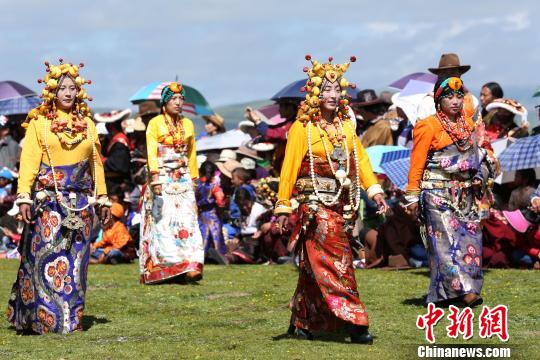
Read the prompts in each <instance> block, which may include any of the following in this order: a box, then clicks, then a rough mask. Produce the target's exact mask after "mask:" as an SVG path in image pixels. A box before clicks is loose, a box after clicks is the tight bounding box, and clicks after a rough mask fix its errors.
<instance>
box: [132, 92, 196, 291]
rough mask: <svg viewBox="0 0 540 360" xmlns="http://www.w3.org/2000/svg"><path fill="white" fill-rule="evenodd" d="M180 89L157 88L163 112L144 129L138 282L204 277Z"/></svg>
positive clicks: (191, 143) (192, 156) (189, 135)
mask: <svg viewBox="0 0 540 360" xmlns="http://www.w3.org/2000/svg"><path fill="white" fill-rule="evenodd" d="M183 103H184V89H183V88H182V85H181V84H178V83H176V82H173V83H171V84H170V85H168V86H165V87H164V88H163V91H162V92H161V112H162V113H161V115H158V116H156V117H154V118H153V119H152V120H150V123H149V124H148V128H147V129H146V142H147V149H148V169H149V173H150V181H149V186H148V187H147V189H146V191H145V193H144V197H143V207H142V214H141V215H142V218H143V221H142V222H141V234H142V235H141V244H140V250H139V263H140V269H141V283H143V284H157V283H163V282H167V281H168V282H171V281H172V282H183V281H186V280H187V281H198V280H200V279H202V271H203V263H204V248H203V240H202V236H201V232H200V230H199V224H198V218H197V206H196V201H195V193H194V191H193V181H195V180H196V179H197V178H198V177H199V170H198V168H197V158H196V156H197V155H196V150H195V132H194V127H193V123H192V122H191V120H189V119H188V118H186V117H184V116H183V115H182V105H183Z"/></svg>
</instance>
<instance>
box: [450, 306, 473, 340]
mask: <svg viewBox="0 0 540 360" xmlns="http://www.w3.org/2000/svg"><path fill="white" fill-rule="evenodd" d="M449 309H450V314H449V315H448V316H447V318H448V320H450V325H449V326H447V327H446V335H447V336H448V337H450V338H454V339H456V338H457V337H458V335H459V334H463V339H465V340H468V339H470V338H472V336H473V319H474V313H473V311H472V309H471V308H469V307H467V308H465V309H463V311H461V312H460V311H459V309H458V308H457V307H456V306H454V305H450V308H449Z"/></svg>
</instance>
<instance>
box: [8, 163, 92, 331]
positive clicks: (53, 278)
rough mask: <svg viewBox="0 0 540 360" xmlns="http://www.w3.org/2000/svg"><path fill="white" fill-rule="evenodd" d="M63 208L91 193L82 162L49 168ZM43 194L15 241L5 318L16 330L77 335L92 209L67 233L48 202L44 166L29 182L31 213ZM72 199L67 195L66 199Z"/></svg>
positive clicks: (62, 217) (50, 193)
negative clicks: (15, 268) (14, 272)
mask: <svg viewBox="0 0 540 360" xmlns="http://www.w3.org/2000/svg"><path fill="white" fill-rule="evenodd" d="M55 174H56V178H57V181H58V184H59V191H60V192H61V193H62V195H63V197H64V202H68V201H70V199H69V196H70V194H75V196H76V197H75V199H74V201H75V202H76V206H77V207H78V208H81V207H83V206H85V205H86V204H87V203H88V202H87V197H88V196H89V195H91V193H92V176H91V174H90V166H89V163H88V161H82V162H80V163H77V164H75V165H69V166H55ZM38 191H44V192H45V193H46V194H47V198H46V199H45V201H44V202H43V204H42V205H40V208H41V210H42V213H41V215H40V216H37V217H36V219H35V223H34V224H33V225H32V226H28V227H27V228H26V229H25V232H24V237H23V239H22V240H21V245H20V246H21V248H20V249H19V252H20V254H21V257H22V259H21V265H20V268H19V272H18V276H17V280H16V282H15V283H14V284H13V288H12V292H11V296H10V298H9V303H8V310H7V318H8V320H9V321H10V322H11V323H12V324H13V325H14V326H15V328H16V329H17V330H32V331H34V332H37V333H40V334H43V333H48V332H55V333H64V334H65V333H69V332H72V331H75V330H82V316H83V311H84V297H85V292H86V274H87V269H88V261H89V255H90V253H89V249H90V232H91V229H92V223H93V218H94V216H93V212H94V209H93V207H88V208H87V209H86V210H83V211H81V212H80V214H79V216H77V217H76V218H75V220H74V221H77V222H78V225H80V227H79V229H78V230H70V227H71V225H70V224H68V223H67V222H69V220H70V219H68V213H67V212H66V210H65V209H64V208H63V207H61V206H60V205H59V204H58V203H57V201H56V200H55V196H54V184H53V174H52V172H51V168H50V167H49V166H46V165H44V164H42V165H41V169H40V171H39V173H38V178H37V181H36V182H35V187H34V192H33V198H34V205H33V213H36V212H37V210H38V208H37V207H38V204H39V202H38V200H37V199H35V194H36V193H37V192H38ZM72 196H73V195H72Z"/></svg>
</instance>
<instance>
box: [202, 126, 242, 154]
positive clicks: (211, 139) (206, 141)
mask: <svg viewBox="0 0 540 360" xmlns="http://www.w3.org/2000/svg"><path fill="white" fill-rule="evenodd" d="M249 140H251V137H250V136H249V135H248V134H246V133H244V132H242V131H241V130H238V129H235V130H229V131H227V132H225V133H223V134H219V135H215V136H206V137H203V138H202V139H200V140H198V141H197V152H199V151H208V150H219V149H231V148H239V147H240V146H241V145H242V144H244V143H246V142H248V141H249Z"/></svg>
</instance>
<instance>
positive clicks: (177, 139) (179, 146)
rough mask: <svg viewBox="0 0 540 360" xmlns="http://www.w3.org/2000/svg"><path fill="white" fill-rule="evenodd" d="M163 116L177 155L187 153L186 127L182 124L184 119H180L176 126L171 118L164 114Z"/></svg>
mask: <svg viewBox="0 0 540 360" xmlns="http://www.w3.org/2000/svg"><path fill="white" fill-rule="evenodd" d="M163 116H164V117H165V124H167V130H168V131H169V135H170V137H171V138H172V141H173V145H174V149H175V151H176V152H177V153H181V152H185V151H186V144H185V141H184V140H185V130H184V126H183V124H182V118H180V120H179V121H177V123H176V126H175V125H174V124H173V120H172V119H171V118H170V117H169V115H168V114H167V113H166V112H164V113H163Z"/></svg>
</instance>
